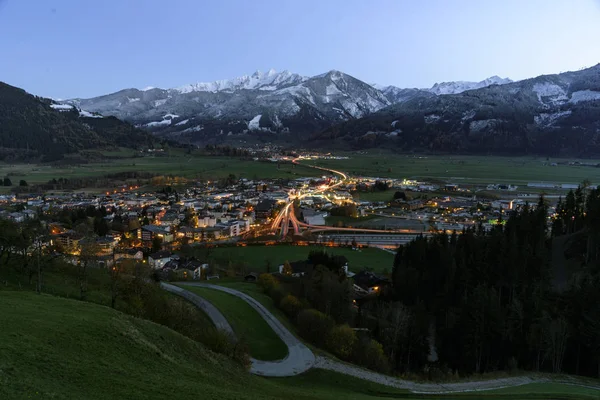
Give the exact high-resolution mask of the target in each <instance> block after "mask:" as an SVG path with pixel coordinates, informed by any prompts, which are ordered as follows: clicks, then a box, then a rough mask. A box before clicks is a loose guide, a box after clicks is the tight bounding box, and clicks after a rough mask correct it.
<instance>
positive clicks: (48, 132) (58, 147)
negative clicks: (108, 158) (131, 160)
mask: <svg viewBox="0 0 600 400" xmlns="http://www.w3.org/2000/svg"><path fill="white" fill-rule="evenodd" d="M153 141H156V139H155V138H153V137H152V136H151V135H149V134H148V133H147V132H144V131H142V130H140V129H137V128H134V127H133V126H132V125H130V124H128V123H125V122H122V121H120V120H118V119H117V118H115V117H102V116H100V115H97V114H92V113H90V112H86V111H81V110H79V109H77V108H75V107H70V106H62V105H58V104H55V102H54V101H52V100H50V99H44V98H41V97H36V96H33V95H31V94H29V93H27V92H25V91H24V90H22V89H19V88H16V87H13V86H10V85H7V84H5V83H2V82H0V157H1V158H3V159H10V158H39V157H40V156H41V157H43V158H44V159H46V160H51V159H56V158H60V157H61V156H62V155H64V154H67V153H72V152H75V151H78V150H81V149H91V148H102V147H115V146H123V147H131V148H137V147H141V146H148V145H151V144H152V142H153Z"/></svg>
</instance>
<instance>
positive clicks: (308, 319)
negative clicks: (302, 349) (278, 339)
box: [297, 309, 335, 346]
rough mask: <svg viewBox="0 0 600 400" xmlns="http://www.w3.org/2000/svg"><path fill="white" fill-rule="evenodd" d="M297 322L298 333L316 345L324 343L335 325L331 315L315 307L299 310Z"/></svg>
mask: <svg viewBox="0 0 600 400" xmlns="http://www.w3.org/2000/svg"><path fill="white" fill-rule="evenodd" d="M297 322H298V331H299V332H300V335H301V336H302V337H304V338H305V339H306V340H308V341H310V342H312V343H314V344H316V345H317V346H323V345H324V344H325V341H326V339H327V337H329V332H331V330H332V329H333V327H334V326H335V322H334V321H333V319H332V318H331V317H328V316H327V315H325V314H323V313H322V312H320V311H317V310H315V309H308V310H302V311H300V312H299V313H298V318H297Z"/></svg>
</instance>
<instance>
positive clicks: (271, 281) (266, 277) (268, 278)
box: [257, 274, 279, 293]
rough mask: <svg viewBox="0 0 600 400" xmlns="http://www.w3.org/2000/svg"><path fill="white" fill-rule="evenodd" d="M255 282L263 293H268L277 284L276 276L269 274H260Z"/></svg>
mask: <svg viewBox="0 0 600 400" xmlns="http://www.w3.org/2000/svg"><path fill="white" fill-rule="evenodd" d="M257 283H258V286H260V288H261V289H262V290H263V291H264V292H265V293H269V292H270V291H271V290H272V289H273V288H275V287H278V286H279V282H278V281H277V278H275V277H274V276H273V275H271V274H260V275H259V277H258V282H257Z"/></svg>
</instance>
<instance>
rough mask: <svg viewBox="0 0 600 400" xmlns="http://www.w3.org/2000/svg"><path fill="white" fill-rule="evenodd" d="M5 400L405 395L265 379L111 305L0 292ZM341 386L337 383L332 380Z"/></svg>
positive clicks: (315, 379) (326, 376)
mask: <svg viewBox="0 0 600 400" xmlns="http://www.w3.org/2000/svg"><path fill="white" fill-rule="evenodd" d="M0 326H2V329H1V330H0V343H2V346H0V398H2V399H21V398H39V399H47V398H57V399H77V400H83V399H102V400H107V399H129V400H134V399H165V398H173V399H194V400H196V399H198V398H202V399H217V398H218V399H289V398H294V399H336V398H340V397H348V396H352V397H351V398H356V399H369V398H373V395H376V394H380V395H384V396H386V397H388V396H394V395H398V396H399V395H402V394H403V393H405V391H401V390H395V389H387V388H383V387H381V386H379V385H374V384H368V383H365V384H364V385H360V386H357V385H356V383H354V384H353V385H350V386H348V384H350V382H352V381H355V380H353V379H351V378H345V377H343V376H338V375H337V374H334V373H328V372H325V371H321V372H315V373H312V372H311V373H310V374H307V375H305V376H303V377H302V378H290V379H277V380H267V379H265V378H260V377H255V376H252V375H250V374H248V373H247V372H246V371H244V370H243V369H242V368H241V367H239V366H238V365H237V364H234V363H232V362H231V361H230V360H228V359H227V358H225V357H221V356H218V355H215V354H214V353H211V352H210V351H208V350H206V349H205V348H204V347H203V346H202V345H200V344H198V343H196V342H194V341H192V340H189V339H188V338H186V337H184V336H181V335H179V334H177V333H175V332H173V331H171V330H169V329H167V328H165V327H163V326H160V325H156V324H153V323H151V322H147V321H144V320H140V319H136V318H132V317H129V316H126V315H124V314H121V313H119V312H116V311H114V310H111V309H109V308H106V307H102V306H98V305H94V304H90V303H85V302H79V301H75V300H68V299H63V298H59V297H52V296H48V295H36V294H34V293H31V292H11V291H3V292H0ZM332 377H334V378H335V377H337V379H342V380H343V381H344V382H345V383H346V386H347V387H348V388H349V389H347V390H346V389H343V388H344V386H341V385H340V386H339V387H338V386H337V385H336V384H335V383H334V384H333V385H332V383H331V378H332Z"/></svg>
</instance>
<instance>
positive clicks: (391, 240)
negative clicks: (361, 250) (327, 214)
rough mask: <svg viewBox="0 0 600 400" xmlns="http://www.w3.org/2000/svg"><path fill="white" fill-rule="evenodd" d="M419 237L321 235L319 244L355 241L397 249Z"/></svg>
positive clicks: (403, 235) (401, 235)
mask: <svg viewBox="0 0 600 400" xmlns="http://www.w3.org/2000/svg"><path fill="white" fill-rule="evenodd" d="M429 235H430V234H429V233H423V236H429ZM417 236H418V235H416V234H397V235H394V234H372V235H365V234H356V235H353V234H339V233H330V234H320V235H318V236H317V241H318V242H323V243H328V242H334V243H352V242H353V241H354V242H356V243H357V244H360V245H368V246H380V247H391V248H396V247H398V246H400V245H403V244H406V243H409V242H411V241H413V240H414V239H415V238H416V237H417Z"/></svg>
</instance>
